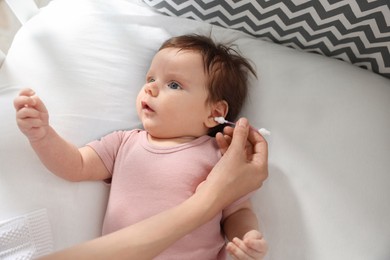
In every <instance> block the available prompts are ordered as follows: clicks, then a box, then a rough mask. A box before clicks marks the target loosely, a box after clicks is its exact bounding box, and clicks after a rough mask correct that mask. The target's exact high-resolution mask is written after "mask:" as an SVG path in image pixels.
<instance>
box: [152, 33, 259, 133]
mask: <svg viewBox="0 0 390 260" xmlns="http://www.w3.org/2000/svg"><path fill="white" fill-rule="evenodd" d="M165 48H178V49H180V50H191V51H196V52H199V53H200V54H201V55H202V57H203V62H204V69H205V72H206V74H207V76H208V82H207V89H208V92H209V96H208V99H207V102H210V103H214V102H218V101H222V100H225V101H226V102H227V103H228V105H229V110H228V113H227V115H226V117H225V118H226V119H227V120H229V121H234V120H235V119H236V118H237V116H238V114H239V113H240V111H241V109H242V106H243V105H244V103H245V100H246V97H247V94H248V84H247V83H248V73H252V74H253V75H254V76H255V77H256V72H255V70H254V69H253V67H252V66H251V64H250V63H249V61H248V60H247V59H245V58H244V57H242V56H241V55H240V54H239V53H238V52H237V51H236V50H234V49H232V48H231V47H229V46H225V45H223V44H220V43H218V44H217V43H215V42H214V41H213V40H212V39H211V38H209V37H206V36H202V35H197V34H189V35H182V36H177V37H173V38H170V39H168V40H167V41H166V42H164V43H163V44H162V45H161V47H160V49H159V50H162V49H165ZM222 128H223V126H222V125H218V126H216V127H214V128H212V129H210V132H209V135H211V136H214V135H215V134H216V133H217V132H219V131H221V130H222Z"/></svg>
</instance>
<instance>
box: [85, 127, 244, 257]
mask: <svg viewBox="0 0 390 260" xmlns="http://www.w3.org/2000/svg"><path fill="white" fill-rule="evenodd" d="M88 145H89V146H90V147H92V148H93V149H94V150H95V151H96V152H97V154H98V155H99V156H100V158H101V159H102V161H103V163H104V165H105V166H106V168H107V169H108V170H109V172H110V173H111V174H112V181H111V191H110V198H109V202H108V206H107V212H106V215H105V219H104V224H103V235H104V234H108V233H111V232H114V231H116V230H118V229H121V228H124V227H127V226H129V225H132V224H134V223H136V222H138V221H140V220H143V219H146V218H148V217H150V216H153V215H156V214H157V213H159V212H162V211H164V210H166V209H169V208H171V207H173V206H176V205H178V204H180V203H181V202H183V201H185V200H186V199H187V198H189V197H190V196H191V195H192V194H193V193H194V192H195V190H196V187H197V186H198V185H199V184H200V183H201V182H202V181H204V180H205V178H206V177H207V175H208V173H209V172H210V171H211V169H212V168H213V167H214V165H215V164H216V163H217V161H218V160H219V159H220V157H221V153H220V151H219V148H218V146H217V144H216V142H215V139H214V138H211V137H209V136H202V137H199V138H197V139H195V140H194V141H191V142H189V143H185V144H181V145H177V146H174V147H160V146H155V145H153V144H150V143H149V142H148V137H147V132H145V131H142V130H132V131H118V132H114V133H112V134H109V135H107V136H105V137H103V138H102V139H101V140H99V141H94V142H91V143H89V144H88ZM245 199H248V197H245V198H242V199H240V200H239V201H237V202H236V203H234V205H237V204H238V203H241V202H243V201H244V200H245ZM232 206H233V205H231V206H230V207H232ZM225 210H229V209H228V208H227V209H225ZM221 220H222V212H221V213H220V214H218V215H217V216H216V217H215V218H214V219H212V220H211V221H210V222H208V223H206V224H205V225H203V226H201V227H199V228H198V229H196V230H195V231H193V232H192V233H190V234H188V235H187V236H185V237H183V238H182V239H180V240H179V241H177V242H176V243H175V244H173V245H172V246H171V247H170V248H168V249H167V250H165V251H164V252H163V253H162V254H161V255H159V256H158V257H157V258H156V259H185V260H190V259H196V260H199V259H202V260H204V259H225V258H226V253H225V249H224V245H225V239H224V235H223V234H222V230H221V225H220V223H221Z"/></svg>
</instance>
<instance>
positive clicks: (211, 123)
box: [205, 100, 229, 128]
mask: <svg viewBox="0 0 390 260" xmlns="http://www.w3.org/2000/svg"><path fill="white" fill-rule="evenodd" d="M228 111H229V105H228V103H227V102H226V101H225V100H221V101H218V102H215V103H213V104H211V105H210V115H209V117H208V118H207V119H206V122H205V125H206V126H207V127H208V128H213V127H215V126H217V125H218V124H219V123H217V122H216V121H215V120H214V118H215V117H225V116H226V115H227V113H228Z"/></svg>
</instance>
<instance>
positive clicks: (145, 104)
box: [141, 101, 154, 112]
mask: <svg viewBox="0 0 390 260" xmlns="http://www.w3.org/2000/svg"><path fill="white" fill-rule="evenodd" d="M141 105H142V109H145V110H148V111H151V112H154V110H153V109H152V108H151V107H150V106H149V105H148V103H146V102H145V101H142V102H141Z"/></svg>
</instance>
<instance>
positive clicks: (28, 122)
mask: <svg viewBox="0 0 390 260" xmlns="http://www.w3.org/2000/svg"><path fill="white" fill-rule="evenodd" d="M17 123H18V126H19V128H20V129H26V130H29V129H33V128H39V127H41V126H42V125H43V122H42V120H41V119H39V118H27V119H23V120H20V119H19V120H17Z"/></svg>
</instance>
